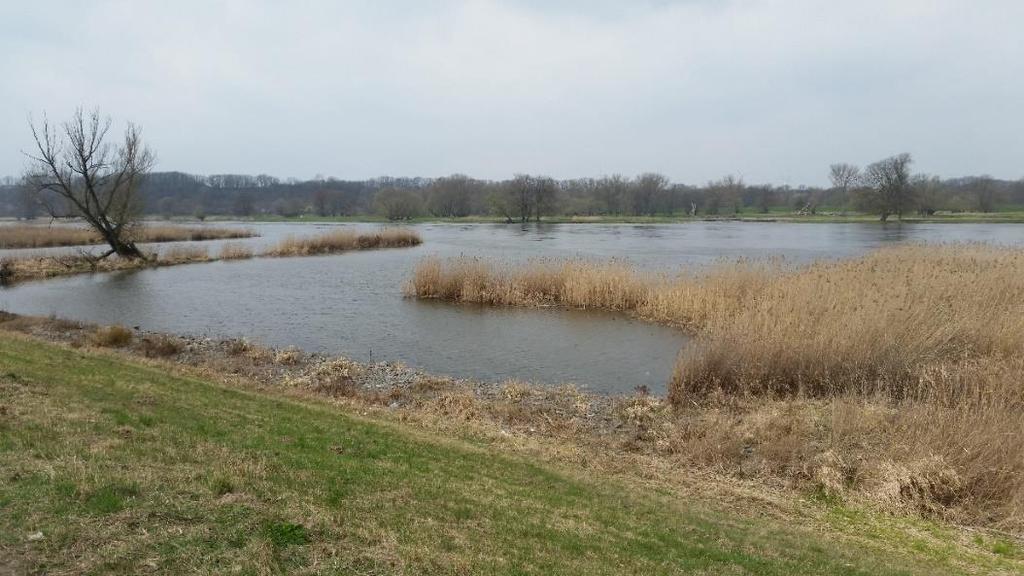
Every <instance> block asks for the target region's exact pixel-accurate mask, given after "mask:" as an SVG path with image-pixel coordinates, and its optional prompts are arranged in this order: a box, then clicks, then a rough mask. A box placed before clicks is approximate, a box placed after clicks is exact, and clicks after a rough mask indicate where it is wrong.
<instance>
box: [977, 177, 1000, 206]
mask: <svg viewBox="0 0 1024 576" xmlns="http://www.w3.org/2000/svg"><path fill="white" fill-rule="evenodd" d="M970 187H971V191H972V192H973V193H974V199H975V208H976V209H977V210H978V212H994V211H995V209H996V201H997V196H998V193H999V189H998V187H997V185H996V182H995V180H993V179H992V177H991V176H987V175H986V176H980V177H978V178H974V179H973V182H971V185H970Z"/></svg>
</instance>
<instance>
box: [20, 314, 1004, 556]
mask: <svg viewBox="0 0 1024 576" xmlns="http://www.w3.org/2000/svg"><path fill="white" fill-rule="evenodd" d="M0 408H2V414H3V417H2V419H0V432H2V433H0V469H2V470H3V471H4V472H3V477H2V478H0V567H3V568H4V569H5V570H7V571H9V572H12V573H21V572H35V571H38V570H41V569H42V570H45V571H46V572H48V573H53V574H63V573H68V574H70V573H75V574H80V573H124V574H134V573H140V572H160V573H171V574H178V573H180V574H186V573H197V572H198V573H211V572H238V573H253V574H256V573H274V572H288V573H310V574H314V573H316V574H329V573H360V574H403V573H404V574H413V573H415V574H420V573H438V574H457V573H459V574H461V573H493V574H530V573H536V574H548V573H559V574H569V573H579V574H605V573H607V574H622V573H649V574H652V573H679V572H687V573H690V572H697V573H757V574H793V573H805V574H809V573H814V574H917V573H919V574H933V573H940V572H941V573H946V574H956V573H979V572H1004V573H1009V572H1012V571H1014V570H1016V569H1017V568H1019V565H1018V564H1017V562H1016V561H1015V560H1012V559H1011V558H1012V557H1013V556H1014V555H1015V554H1016V553H1017V552H1016V548H1015V547H1014V545H1013V544H1011V543H1009V542H1003V541H1001V540H993V539H992V538H991V537H989V536H984V535H978V536H976V537H973V538H972V537H963V538H961V537H960V536H956V535H955V534H953V533H950V532H948V531H947V530H944V529H939V528H937V527H927V526H925V525H918V526H916V527H914V528H910V527H900V526H899V525H897V524H886V525H885V527H884V528H882V527H881V525H879V524H877V523H875V522H873V521H871V519H870V516H864V515H863V514H854V513H846V512H844V513H842V514H841V515H840V516H831V515H830V516H829V517H828V518H826V520H825V522H824V523H823V524H818V523H816V522H813V521H810V520H809V519H807V518H805V519H803V520H802V521H794V520H795V519H794V518H778V517H773V516H774V515H769V517H766V518H754V517H750V516H745V515H743V514H737V513H735V512H731V513H730V512H724V511H721V510H718V509H716V508H715V506H714V505H713V503H706V502H693V501H684V500H680V499H678V498H675V497H673V496H672V495H671V494H670V493H666V492H663V491H651V490H645V489H640V488H639V487H638V486H633V485H626V484H622V483H620V482H619V481H618V480H616V479H614V478H606V477H601V476H595V475H594V472H593V471H589V472H584V471H583V470H582V469H579V468H578V467H577V468H575V469H562V468H552V467H550V466H547V465H543V464H537V463H530V462H526V461H523V460H521V459H519V458H518V457H516V456H512V455H509V454H508V453H503V452H501V451H497V452H496V451H495V449H494V447H493V446H491V447H487V446H481V445H478V444H476V443H467V442H465V441H460V440H456V439H452V438H442V437H437V436H433V435H431V434H428V433H424V432H421V431H417V430H415V429H413V428H410V427H408V426H406V425H402V424H397V423H394V422H385V421H375V420H367V419H363V418H359V417H355V416H353V415H351V413H350V412H348V411H345V410H340V409H338V408H336V407H332V406H329V405H326V404H323V403H320V402H315V401H309V400H300V399H296V398H289V397H283V396H275V395H269V394H267V393H253V392H249V391H246V390H245V389H240V388H234V387H225V386H223V385H217V384H213V383H211V382H209V381H205V380H201V379H196V378H192V377H183V376H175V375H173V374H171V373H169V372H168V370H167V369H166V368H163V367H160V366H159V365H152V366H150V365H141V364H135V363H130V362H127V361H125V360H123V359H121V358H120V357H117V356H111V355H109V354H98V353H95V352H85V351H81V350H71V349H67V348H61V347H56V346H53V345H49V344H43V343H40V342H39V341H37V340H32V339H27V338H25V337H22V336H16V335H12V334H10V333H0ZM808 523H810V525H808V527H806V528H800V527H798V526H800V525H802V524H808ZM922 529H923V530H924V532H920V531H921V530H922ZM915 534H916V535H915ZM854 535H856V536H854ZM996 543H998V545H996ZM990 549H998V550H999V552H997V553H993V552H991V551H990Z"/></svg>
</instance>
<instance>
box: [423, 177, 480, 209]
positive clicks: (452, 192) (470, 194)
mask: <svg viewBox="0 0 1024 576" xmlns="http://www.w3.org/2000/svg"><path fill="white" fill-rule="evenodd" d="M482 190H483V183H482V182H480V181H478V180H474V179H472V178H470V177H469V176H466V175H465V174H452V175H451V176H446V177H443V178H438V179H437V180H435V181H434V182H432V183H431V185H430V187H429V188H428V190H427V209H428V210H429V211H430V213H431V214H433V215H435V216H443V217H446V218H459V217H462V216H469V215H470V214H471V213H472V211H473V204H474V202H473V200H474V197H476V196H478V195H479V194H480V193H481V192H482Z"/></svg>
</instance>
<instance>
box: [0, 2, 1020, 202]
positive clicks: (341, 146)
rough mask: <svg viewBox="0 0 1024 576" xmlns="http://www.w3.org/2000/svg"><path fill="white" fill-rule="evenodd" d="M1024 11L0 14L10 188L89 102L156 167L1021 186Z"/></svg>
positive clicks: (319, 5)
mask: <svg viewBox="0 0 1024 576" xmlns="http://www.w3.org/2000/svg"><path fill="white" fill-rule="evenodd" d="M1022 22H1024V2H1022V1H1020V0H973V1H969V0H927V1H926V0H859V1H856V2H854V1H843V2H830V1H829V2H827V1H822V0H721V1H714V0H689V1H686V0H681V1H669V0H662V1H657V0H648V1H641V0H623V1H621V2H613V1H610V0H591V1H584V0H564V1H556V0H552V1H544V0H524V1H519V2H513V1H506V2H498V1H464V2H462V1H451V2H446V1H437V2H428V1H419V0H417V1H412V0H411V1H408V2H388V1H384V0H367V1H362V2H354V1H353V2H341V1H323V2H315V1H313V2H299V1H295V2H284V1H280V2H278V1H273V2H272V1H266V2H259V1H255V0H245V1H242V0H239V1H224V2H214V1H208V0H202V1H198V0H197V1H185V0H177V1H173V2H171V1H167V2H143V1H136V0H126V1H122V2H106V1H99V0H94V1H88V0H81V1H77V2H76V1H66V2H57V1H46V0H39V1H36V2H16V1H10V2H3V3H2V4H0V78H2V81H0V175H3V174H18V173H20V172H21V170H22V168H23V166H24V159H23V156H22V154H21V151H22V150H27V149H28V147H29V146H30V144H31V140H30V137H29V132H28V126H27V121H28V120H27V119H28V117H29V115H30V114H31V115H34V116H35V117H36V118H38V117H39V116H40V115H41V114H42V113H44V112H46V113H47V114H48V115H49V116H50V117H51V118H63V117H66V116H68V115H69V114H70V113H71V112H72V111H73V110H74V108H75V107H76V106H79V105H84V106H86V107H95V106H98V107H100V108H101V110H102V111H103V112H105V113H108V114H110V115H112V116H113V117H114V118H115V120H132V121H134V122H136V123H138V124H141V125H142V126H143V127H144V131H145V135H146V137H147V139H148V141H149V143H150V144H151V146H152V147H153V148H154V149H155V150H156V152H157V154H158V156H159V165H158V169H159V170H183V171H188V172H193V173H200V174H209V173H223V172H235V173H259V172H264V173H270V174H274V175H277V176H281V177H288V176H295V177H300V178H308V177H312V176H314V175H317V174H322V175H333V176H337V177H341V178H364V177H372V176H379V175H383V174H391V175H407V176H414V175H419V176H438V175H444V174H449V173H453V172H464V173H468V174H471V175H474V176H478V177H483V178H504V177H508V176H510V175H511V174H513V173H515V172H531V173H541V174H547V175H551V176H555V177H575V176H598V175H602V174H611V173H623V174H627V175H630V174H635V173H638V172H642V171H657V172H662V173H664V174H666V175H668V176H670V177H671V178H672V179H673V180H675V181H679V182H687V183H702V182H704V181H706V180H708V179H712V178H718V177H721V176H723V175H726V174H735V175H739V176H742V177H743V178H744V179H745V180H746V181H748V182H773V183H776V184H792V185H797V184H801V183H805V184H823V183H824V182H825V180H826V174H827V166H828V164H829V163H832V162H837V161H848V162H853V163H857V164H864V163H867V162H870V161H872V160H876V159H878V158H880V157H883V156H887V155H890V154H894V153H898V152H903V151H907V152H911V153H912V154H913V155H914V157H915V160H916V163H915V168H916V169H917V170H918V171H922V172H929V173H935V174H939V175H943V176H954V175H962V174H982V173H987V174H991V175H993V176H997V177H1003V178H1020V177H1024V41H1022V39H1021V38H1022V37H1021V32H1020V27H1021V23H1022Z"/></svg>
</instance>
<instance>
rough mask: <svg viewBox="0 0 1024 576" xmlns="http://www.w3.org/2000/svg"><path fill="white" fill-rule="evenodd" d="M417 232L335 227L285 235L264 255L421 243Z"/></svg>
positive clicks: (335, 251)
mask: <svg viewBox="0 0 1024 576" xmlns="http://www.w3.org/2000/svg"><path fill="white" fill-rule="evenodd" d="M422 242H423V240H422V239H420V236H419V234H417V233H416V232H414V231H412V230H405V229H401V228H387V229H384V230H380V231H377V232H368V233H367V232H354V231H350V230H335V231H330V232H325V233H323V234H319V235H317V236H310V237H296V236H289V237H287V238H285V239H284V240H282V241H281V242H279V243H278V244H277V246H274V247H273V248H271V249H270V250H268V251H266V252H265V253H264V254H263V255H264V256H315V255H318V254H333V253H337V252H348V251H350V250H373V249H377V248H402V247H407V246H416V245H418V244H420V243H422Z"/></svg>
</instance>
